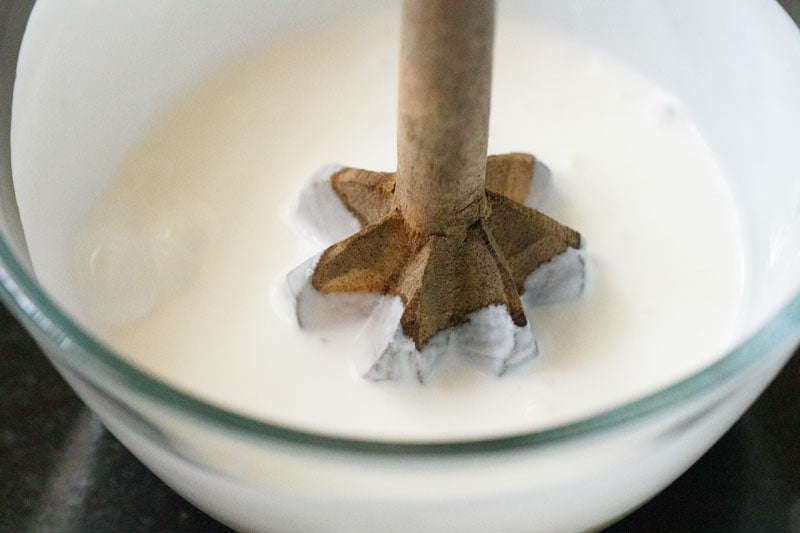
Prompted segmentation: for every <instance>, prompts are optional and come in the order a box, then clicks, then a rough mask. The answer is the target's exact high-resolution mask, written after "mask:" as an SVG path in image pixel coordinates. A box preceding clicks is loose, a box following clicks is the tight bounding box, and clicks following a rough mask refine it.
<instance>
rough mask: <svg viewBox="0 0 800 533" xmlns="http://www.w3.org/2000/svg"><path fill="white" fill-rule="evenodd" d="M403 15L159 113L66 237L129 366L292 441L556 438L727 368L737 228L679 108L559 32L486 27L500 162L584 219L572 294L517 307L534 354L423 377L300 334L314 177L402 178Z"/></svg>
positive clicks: (450, 367)
mask: <svg viewBox="0 0 800 533" xmlns="http://www.w3.org/2000/svg"><path fill="white" fill-rule="evenodd" d="M396 18H397V17H394V16H393V14H387V15H385V16H382V17H379V18H376V19H374V23H373V24H366V23H364V22H363V21H362V22H359V23H358V24H352V25H347V24H339V25H337V26H335V27H331V28H328V29H324V30H321V31H318V32H316V33H314V34H305V35H298V36H295V37H291V38H286V39H284V40H283V41H281V42H279V43H277V44H273V45H271V46H270V47H269V49H268V50H266V52H264V53H263V54H255V55H252V56H247V57H243V58H242V59H241V60H239V61H236V62H234V63H232V64H228V65H227V66H226V67H225V68H224V69H222V70H221V71H220V72H218V73H217V74H216V75H215V76H213V77H212V78H211V79H209V80H208V81H207V82H206V83H205V84H203V85H202V86H198V87H197V88H196V89H195V90H194V91H193V92H191V94H189V95H188V96H187V97H186V98H185V99H184V100H183V101H182V102H180V103H179V104H178V105H177V106H175V107H174V109H171V110H170V111H169V112H168V113H167V114H166V115H165V116H164V117H163V119H161V120H160V121H159V122H158V123H156V124H154V125H153V127H152V130H151V131H150V132H149V133H148V134H147V135H146V136H145V138H144V139H143V140H142V142H141V144H140V145H139V146H138V147H137V148H136V149H135V150H134V151H133V152H132V153H131V154H130V156H129V157H128V158H127V160H126V162H125V163H124V165H123V166H122V168H120V169H119V176H118V179H117V180H116V181H115V182H114V183H113V186H112V187H111V188H110V189H109V190H107V191H106V192H105V193H104V195H103V197H102V199H101V200H100V201H99V202H98V203H97V204H96V205H95V207H94V208H93V210H92V212H91V213H90V214H89V216H88V217H87V222H86V224H85V225H84V227H83V228H82V229H81V231H80V232H79V233H78V235H77V237H76V239H75V246H74V256H75V257H74V259H75V268H76V275H77V279H78V280H79V281H80V283H81V288H82V297H83V301H84V303H85V305H86V309H87V310H88V315H89V316H90V317H91V319H92V320H93V326H94V328H95V330H96V331H98V332H99V333H100V335H101V336H102V338H103V339H104V340H105V341H106V342H107V343H108V344H109V345H110V346H112V347H113V348H115V349H116V350H118V351H120V352H121V353H122V354H124V356H125V357H126V358H127V359H129V360H130V361H131V362H132V363H134V364H135V365H137V366H139V367H141V368H143V369H145V370H146V371H147V372H149V373H151V374H153V375H155V376H158V377H159V378H161V379H163V380H165V381H167V382H168V383H170V384H173V385H174V386H176V387H178V388H180V389H181V390H184V391H187V392H189V393H191V394H193V395H196V396H198V397H201V398H204V399H206V400H208V401H210V402H212V403H215V404H217V405H220V406H223V407H225V408H227V409H231V410H234V411H237V412H240V413H243V414H246V415H249V416H253V417H256V418H259V419H262V420H266V421H269V422H274V423H279V424H284V425H288V426H291V427H295V428H301V429H306V430H312V431H316V432H324V433H330V434H336V435H346V436H350V437H363V438H380V439H396V440H443V439H456V438H481V437H488V436H495V435H504V434H511V433H519V432H525V431H531V430H536V429H541V428H544V427H550V426H553V425H557V424H561V423H565V422H568V421H571V420H575V419H578V418H583V417H587V416H589V415H591V414H594V413H597V412H599V411H601V410H604V409H608V408H611V407H614V406H617V405H620V404H622V403H623V402H625V401H628V400H631V399H634V398H636V397H640V396H643V395H645V394H648V393H650V392H653V391H655V390H657V389H659V388H662V387H664V386H666V385H668V384H670V383H671V382H674V381H675V380H677V379H679V378H681V377H684V376H686V375H688V374H690V373H692V372H695V371H696V370H698V369H700V368H701V367H703V366H705V365H708V364H709V363H711V362H712V361H714V360H715V359H716V358H718V357H719V356H720V355H721V354H722V353H723V352H724V350H725V348H726V347H727V346H729V344H730V343H731V342H732V341H733V340H734V333H735V331H736V327H737V315H738V312H739V305H740V299H741V293H742V285H743V279H742V250H741V244H740V240H739V234H738V231H739V230H738V226H737V219H736V215H735V212H734V209H733V204H732V200H731V198H730V196H729V193H728V191H727V189H726V185H725V181H724V178H723V176H722V175H721V172H720V170H719V168H718V166H717V164H716V162H715V160H714V157H713V154H711V153H710V151H709V149H708V148H707V147H706V145H705V144H704V142H703V140H702V138H701V137H700V136H699V135H698V133H697V132H696V131H695V129H694V127H693V124H692V121H691V117H689V116H688V115H687V114H686V113H685V112H684V111H683V109H682V107H681V104H680V102H678V101H675V100H674V99H673V98H671V97H670V96H669V95H668V94H665V93H664V92H662V91H661V90H659V88H658V87H656V86H654V85H652V84H650V83H649V82H648V81H647V80H645V79H644V78H642V77H640V76H639V75H638V74H637V73H636V72H633V71H632V70H630V69H629V68H628V67H627V66H626V65H624V64H622V63H619V62H617V61H616V60H614V59H612V58H610V57H608V56H605V55H601V54H599V53H597V52H594V51H592V50H590V49H587V48H584V47H582V46H581V45H579V44H578V43H576V42H573V41H570V40H569V39H568V38H567V37H565V36H562V35H560V34H555V33H550V32H547V31H531V29H530V27H529V26H527V25H526V26H522V25H518V24H517V23H516V22H515V21H514V20H512V19H506V18H502V17H501V19H500V20H499V21H498V31H497V42H496V55H495V66H494V93H493V103H492V120H491V131H490V142H489V148H490V153H504V152H509V151H528V152H532V153H534V154H535V155H536V156H537V157H539V158H541V159H542V160H543V161H544V162H546V163H547V165H548V166H549V167H550V168H551V170H552V171H553V177H554V182H555V187H556V190H557V198H556V199H555V201H554V203H553V204H552V206H551V208H550V209H549V211H548V213H549V214H551V215H553V216H555V217H556V218H557V219H559V220H560V221H561V222H563V223H566V224H568V225H570V226H572V227H574V228H575V229H577V230H579V231H580V232H581V233H583V235H584V236H585V239H586V241H587V246H588V251H587V253H588V258H589V263H588V271H589V284H588V288H587V290H586V293H585V295H584V297H583V298H582V299H580V300H579V301H576V302H573V303H568V304H559V305H552V306H547V307H542V308H537V309H536V310H534V311H533V312H532V313H530V314H529V317H530V319H531V322H532V324H533V328H534V332H535V334H536V335H537V338H538V342H539V347H540V351H541V355H540V356H539V358H538V359H537V360H536V361H534V362H533V363H531V364H528V365H526V366H524V367H522V368H521V369H519V370H517V371H515V372H514V373H512V374H511V375H508V376H506V377H503V378H500V379H497V378H493V377H488V376H485V375H482V374H480V373H478V372H476V371H475V370H473V369H470V368H467V367H466V366H464V365H462V364H461V363H459V362H458V361H457V360H455V359H451V360H448V361H447V362H446V364H444V365H442V367H441V368H442V369H441V371H440V372H439V373H438V374H437V375H436V377H435V378H434V379H433V380H432V383H430V384H429V385H426V386H424V387H414V386H408V385H399V384H392V383H380V384H376V383H372V382H368V381H363V380H360V379H359V378H358V377H357V376H356V375H355V373H354V371H353V367H354V366H355V363H354V362H355V361H358V360H359V359H360V358H361V357H363V352H364V350H366V349H367V345H368V343H367V342H365V339H363V336H360V328H361V324H353V325H352V327H345V328H339V329H336V330H331V331H325V332H304V331H301V330H300V329H299V328H298V327H297V325H296V323H295V322H294V320H293V317H292V316H291V315H290V314H289V313H287V312H286V309H285V307H284V306H283V304H282V302H281V299H280V297H279V295H280V288H281V284H282V283H283V279H284V276H285V274H286V273H287V272H288V271H289V270H291V269H292V268H294V267H295V266H296V265H298V264H300V263H301V262H303V261H304V260H306V259H307V258H308V257H310V256H311V255H313V254H315V253H317V252H318V251H320V249H321V244H320V243H318V242H314V241H313V240H312V239H310V238H309V237H308V236H305V235H302V234H300V233H299V232H298V230H297V229H296V228H295V227H293V225H292V224H291V219H290V217H289V216H288V215H289V211H290V209H291V206H292V202H293V200H294V199H295V198H296V195H297V193H298V191H299V190H300V188H301V187H302V186H303V184H304V183H305V182H306V180H307V179H309V178H310V176H311V175H312V174H313V173H314V172H315V171H316V170H317V169H318V168H319V167H321V166H323V165H325V164H328V163H331V162H336V163H341V164H344V165H348V166H357V167H362V168H368V169H374V170H393V169H394V168H395V164H396V159H395V128H396V117H395V112H396V97H397V95H396V85H397V82H396V70H397V65H396V59H397V57H396V56H397V44H398V31H397V30H398V29H397V27H396V23H397V22H398V21H397V20H396Z"/></svg>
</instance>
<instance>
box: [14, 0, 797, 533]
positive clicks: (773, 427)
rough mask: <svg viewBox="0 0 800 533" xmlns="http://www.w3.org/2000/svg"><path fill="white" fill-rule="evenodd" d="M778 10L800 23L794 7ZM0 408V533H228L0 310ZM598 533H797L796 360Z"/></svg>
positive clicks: (788, 0)
mask: <svg viewBox="0 0 800 533" xmlns="http://www.w3.org/2000/svg"><path fill="white" fill-rule="evenodd" d="M780 1H781V4H783V6H784V7H785V8H786V10H787V11H788V12H789V13H790V14H791V15H792V16H793V18H794V19H795V21H800V0H780ZM798 98H800V92H799V93H798ZM0 398H2V399H0V532H5V531H28V530H32V531H227V530H228V529H227V528H226V527H225V526H223V525H221V524H219V523H217V522H215V521H214V520H212V519H211V518H209V517H208V516H206V515H205V514H203V513H202V512H201V511H199V510H198V509H196V508H195V507H193V506H192V505H191V504H189V503H188V502H186V501H185V500H183V499H182V498H181V497H180V496H178V495H177V494H175V493H174V492H173V491H172V490H171V489H169V488H168V487H167V486H166V485H164V484H163V483H162V482H161V481H159V479H158V478H156V477H155V476H154V475H153V474H151V473H150V472H149V471H148V470H147V469H146V468H145V467H144V466H143V465H142V464H141V463H139V461H138V460H136V458H134V457H133V456H132V455H131V454H130V453H129V452H128V451H127V450H126V449H125V448H124V447H123V446H122V445H121V444H120V443H119V442H118V441H117V440H116V439H115V438H114V437H113V436H112V435H111V434H110V433H109V432H108V431H107V430H106V429H105V428H104V427H103V425H102V424H101V423H100V421H99V420H98V419H97V418H96V417H95V416H94V415H93V414H92V413H91V412H90V411H89V410H88V409H87V408H86V407H85V406H84V405H83V403H82V402H81V401H80V400H79V399H78V398H77V397H76V396H75V394H74V393H73V392H72V391H71V389H70V388H69V387H68V386H67V384H66V383H65V382H64V381H63V380H62V379H61V377H60V376H59V375H58V374H57V373H56V371H55V370H54V369H53V367H52V366H50V364H49V363H48V361H47V360H46V359H45V357H44V355H43V354H42V352H41V351H40V350H39V348H38V347H37V346H36V344H35V343H34V342H33V340H32V339H31V338H30V336H29V335H28V334H27V333H26V332H25V330H23V329H22V327H21V326H20V325H19V324H17V322H16V321H15V320H14V319H13V318H12V317H11V315H10V314H9V313H8V311H6V309H5V308H3V307H2V306H0ZM608 531H613V532H616V531H626V532H627V531H642V532H655V531H725V532H738V531H741V532H750V531H780V532H791V533H800V350H798V352H797V353H795V354H794V356H793V358H792V359H791V361H790V362H789V363H788V365H787V366H786V367H785V368H784V369H783V371H782V372H781V374H780V375H779V376H778V378H777V379H776V380H775V381H774V382H773V383H772V385H771V386H770V387H769V388H768V389H767V391H766V392H765V393H764V394H763V395H762V396H761V398H760V399H759V400H758V401H757V402H756V403H755V404H754V405H753V406H752V407H751V408H750V409H749V410H748V411H747V413H746V414H745V415H744V416H743V417H742V419H741V420H739V422H738V423H737V424H736V425H734V426H733V428H731V430H730V431H728V433H727V434H726V435H725V436H724V437H723V438H722V439H721V440H720V441H719V442H718V443H717V444H716V445H715V446H714V447H713V448H712V449H711V450H710V451H709V452H708V453H707V454H706V455H705V456H703V457H702V458H701V459H700V460H699V461H698V462H697V463H696V464H695V465H694V466H693V467H692V468H691V469H690V470H689V471H688V472H686V473H685V474H684V475H683V476H681V477H680V478H679V479H678V480H677V481H675V483H673V484H672V485H671V486H670V487H669V488H667V489H666V490H665V491H664V492H662V493H661V494H659V495H658V496H656V497H655V498H654V499H653V500H652V501H651V502H649V503H647V504H646V505H644V506H643V507H642V508H641V509H639V510H638V511H636V512H634V513H633V514H632V515H630V516H628V517H627V518H625V519H624V520H622V521H621V522H619V523H617V524H615V525H614V526H612V527H610V528H609V529H608Z"/></svg>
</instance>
